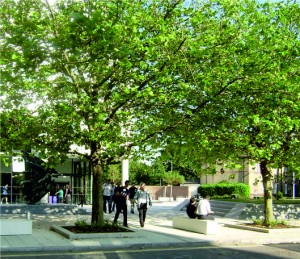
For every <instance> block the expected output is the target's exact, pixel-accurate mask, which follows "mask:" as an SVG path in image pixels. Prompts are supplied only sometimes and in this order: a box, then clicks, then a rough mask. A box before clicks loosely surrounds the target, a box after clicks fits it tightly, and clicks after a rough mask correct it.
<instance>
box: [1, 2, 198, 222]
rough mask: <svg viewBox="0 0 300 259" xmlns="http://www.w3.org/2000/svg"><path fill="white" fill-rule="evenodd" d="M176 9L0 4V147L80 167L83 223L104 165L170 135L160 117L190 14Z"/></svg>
mask: <svg viewBox="0 0 300 259" xmlns="http://www.w3.org/2000/svg"><path fill="white" fill-rule="evenodd" d="M182 2H183V1H171V2H170V1H167V0H161V1H151V2H149V1H134V2H132V1H126V0H122V1H71V0H70V1H57V2H56V4H55V5H50V4H49V3H48V2H47V1H33V0H28V1H14V0H6V1H2V2H1V6H0V16H1V18H0V19H1V31H2V33H1V55H0V56H1V70H2V78H1V79H2V80H1V94H2V98H1V119H2V122H1V123H2V125H1V126H2V127H1V130H2V132H1V135H2V136H1V137H2V138H1V148H2V150H3V151H6V152H9V151H11V149H12V148H13V149H22V148H28V147H30V148H33V149H34V150H35V151H38V152H39V156H40V157H42V158H47V159H48V161H49V162H50V163H52V162H53V161H57V158H59V159H64V158H65V157H66V155H67V154H68V153H70V152H73V153H77V154H79V155H81V156H83V157H85V158H86V159H87V160H89V161H90V162H91V163H92V171H93V204H92V206H93V212H92V222H93V223H97V224H99V225H102V224H103V223H104V221H103V208H102V204H103V202H102V191H101V190H102V176H103V172H104V169H105V167H106V166H107V165H109V164H112V163H119V162H120V159H122V158H124V157H126V156H127V155H128V153H129V152H130V149H131V147H132V146H134V145H143V144H144V143H146V141H147V140H151V139H152V138H155V136H157V134H158V133H160V132H162V131H165V130H166V129H168V128H172V125H170V124H167V125H166V124H165V123H164V119H163V116H162V115H165V114H167V115H168V116H169V114H170V112H171V110H172V109H173V108H174V107H177V106H178V103H179V101H180V100H181V97H182V96H183V95H184V94H183V92H184V91H185V88H183V87H182V84H183V83H182V80H181V79H180V74H184V70H185V67H184V66H183V63H182V60H183V59H184V58H185V56H187V52H188V51H189V50H188V48H187V47H184V46H185V45H187V44H188V38H189V34H190V28H191V27H190V26H191V24H190V22H188V21H189V17H190V14H191V12H193V8H192V6H187V5H185V4H182ZM180 71H181V72H180ZM176 103H177V104H176ZM158 145H159V142H155V141H153V142H152V147H154V146H158ZM71 146H73V148H72V149H70V147H71ZM74 147H75V148H74ZM77 147H84V148H85V149H86V151H85V152H82V151H80V149H79V148H77ZM140 151H142V147H141V148H140Z"/></svg>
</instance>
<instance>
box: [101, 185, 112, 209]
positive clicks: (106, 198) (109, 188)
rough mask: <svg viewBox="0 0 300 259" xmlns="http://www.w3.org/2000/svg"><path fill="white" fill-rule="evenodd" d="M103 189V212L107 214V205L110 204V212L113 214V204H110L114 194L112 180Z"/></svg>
mask: <svg viewBox="0 0 300 259" xmlns="http://www.w3.org/2000/svg"><path fill="white" fill-rule="evenodd" d="M102 188H103V210H104V212H105V213H106V211H107V208H106V203H108V212H109V213H111V202H110V196H111V194H112V186H111V184H110V180H108V181H107V182H106V183H104V184H103V185H102Z"/></svg>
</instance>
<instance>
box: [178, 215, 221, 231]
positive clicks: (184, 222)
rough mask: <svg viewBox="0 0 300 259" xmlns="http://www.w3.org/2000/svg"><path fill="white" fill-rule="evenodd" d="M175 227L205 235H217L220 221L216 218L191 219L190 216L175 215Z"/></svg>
mask: <svg viewBox="0 0 300 259" xmlns="http://www.w3.org/2000/svg"><path fill="white" fill-rule="evenodd" d="M173 227H174V228H178V229H182V230H187V231H191V232H197V233H201V234H205V235H215V234H217V230H218V223H217V222H216V221H214V220H202V219H190V218H188V217H180V216H176V217H173Z"/></svg>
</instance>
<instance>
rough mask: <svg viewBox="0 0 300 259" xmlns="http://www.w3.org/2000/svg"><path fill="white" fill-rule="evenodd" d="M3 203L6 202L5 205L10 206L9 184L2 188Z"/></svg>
mask: <svg viewBox="0 0 300 259" xmlns="http://www.w3.org/2000/svg"><path fill="white" fill-rule="evenodd" d="M3 201H5V203H6V204H8V184H5V185H4V186H2V189H1V203H2V202H3Z"/></svg>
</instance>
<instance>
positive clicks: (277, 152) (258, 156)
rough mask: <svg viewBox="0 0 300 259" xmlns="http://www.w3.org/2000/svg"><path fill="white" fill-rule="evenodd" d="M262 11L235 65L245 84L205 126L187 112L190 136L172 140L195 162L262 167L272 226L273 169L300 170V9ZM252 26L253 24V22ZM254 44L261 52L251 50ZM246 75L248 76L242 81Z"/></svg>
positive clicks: (215, 108)
mask: <svg viewBox="0 0 300 259" xmlns="http://www.w3.org/2000/svg"><path fill="white" fill-rule="evenodd" d="M261 8H262V9H261V10H258V9H257V10H256V11H254V12H253V13H248V19H249V20H248V22H249V23H248V28H247V29H246V28H245V30H246V31H247V34H248V37H247V39H245V41H243V43H242V44H243V45H244V48H246V49H247V51H246V53H247V55H246V56H244V57H243V58H241V59H239V58H238V57H237V56H236V58H234V59H233V60H234V61H235V62H236V75H241V78H242V79H241V80H239V82H236V83H233V84H231V85H230V91H226V92H224V93H223V98H220V99H219V100H220V101H222V102H219V103H218V102H214V103H213V104H212V105H211V106H208V107H209V109H207V110H206V115H207V120H206V121H205V122H203V110H201V112H199V113H198V112H195V110H196V109H197V106H196V107H193V106H191V109H190V110H188V109H187V111H186V117H187V118H190V120H191V122H190V123H189V125H188V129H189V130H187V127H184V128H182V133H181V135H180V136H184V137H182V139H183V141H181V142H178V138H177V139H176V137H174V139H175V140H176V142H175V143H179V144H180V146H183V145H184V146H185V148H186V149H188V150H189V152H188V154H189V157H190V158H191V159H193V158H194V157H197V159H199V157H201V158H202V159H203V161H205V162H210V163H212V164H214V163H215V161H216V160H217V159H218V158H221V159H222V160H224V161H226V160H231V161H236V160H238V159H239V158H240V159H241V158H242V157H243V156H246V157H247V158H248V159H249V160H250V161H252V162H253V161H255V162H259V165H260V172H261V175H262V181H263V187H264V208H265V209H264V216H265V219H264V221H265V223H266V224H270V222H272V220H273V203H272V188H273V187H272V182H273V174H272V170H271V168H278V167H282V166H283V165H290V166H292V167H294V168H299V151H300V150H299V144H298V143H299V141H300V135H299V126H300V117H299V116H300V113H299V108H300V106H299V104H300V101H299V94H298V93H299V91H300V88H299V85H300V84H299V65H300V64H299V49H300V45H299V37H298V35H299V13H300V12H299V10H300V8H299V5H298V4H290V5H277V4H274V5H269V4H266V5H262V6H261ZM240 11H242V9H240V10H236V11H235V12H236V14H237V13H239V12H240ZM253 20H256V23H255V24H252V23H251V22H250V21H253ZM254 42H255V44H256V45H257V47H255V46H254V45H252V43H254ZM219 57H220V56H219ZM220 62H222V59H220ZM235 62H233V64H232V66H235V64H234V63H235ZM226 72H228V71H226ZM245 73H246V74H247V73H249V74H248V75H247V76H245V77H243V76H242V75H245ZM219 78H220V77H219V76H218V75H217V74H216V76H215V82H214V83H215V84H219V85H220V88H221V89H222V87H225V86H226V84H227V82H230V73H228V75H227V79H222V80H221V79H219ZM192 103H195V101H194V100H193V102H192ZM178 131H179V130H178ZM187 132H189V134H187ZM178 135H179V134H178Z"/></svg>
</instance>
